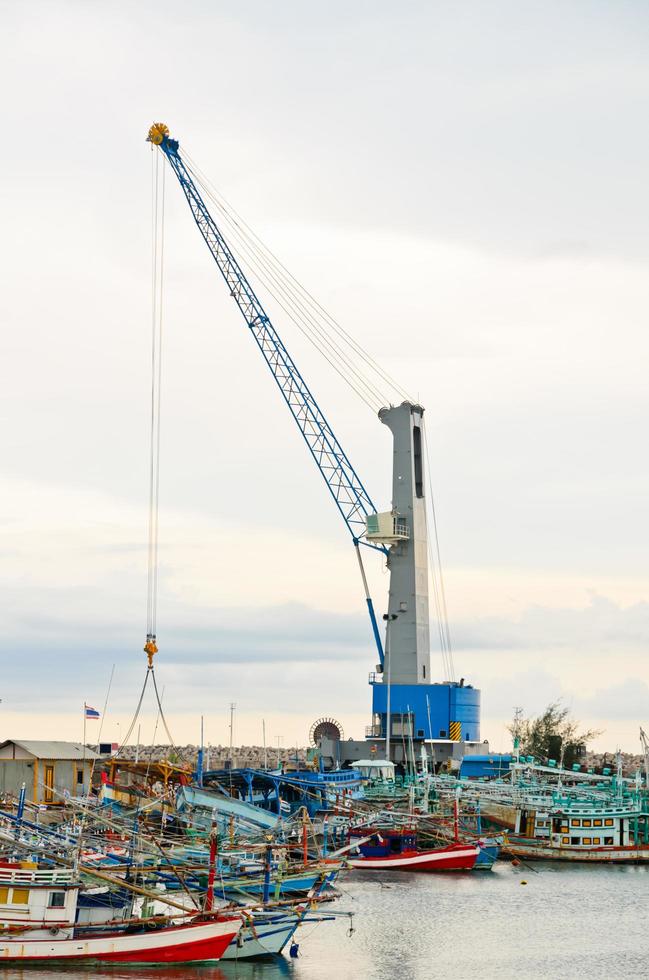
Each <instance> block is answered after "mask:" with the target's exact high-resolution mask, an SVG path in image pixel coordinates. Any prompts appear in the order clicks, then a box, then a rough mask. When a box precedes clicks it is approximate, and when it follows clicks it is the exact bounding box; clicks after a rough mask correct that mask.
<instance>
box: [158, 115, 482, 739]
mask: <svg viewBox="0 0 649 980" xmlns="http://www.w3.org/2000/svg"><path fill="white" fill-rule="evenodd" d="M147 139H148V141H149V142H150V143H152V144H153V145H154V146H155V147H158V149H159V150H160V151H161V152H162V154H163V155H164V157H165V158H166V160H167V162H168V164H169V165H170V167H171V169H172V170H173V172H174V174H175V175H176V177H177V179H178V182H179V183H180V186H181V188H182V191H183V194H184V195H185V198H186V200H187V203H188V205H189V208H190V210H191V213H192V217H193V218H194V221H195V223H196V225H197V226H198V229H199V231H200V233H201V235H202V236H203V239H204V240H205V243H206V245H207V247H208V249H209V251H210V253H211V255H212V258H213V259H214V261H215V262H216V265H217V267H218V269H219V272H220V273H221V275H222V277H223V279H224V281H225V283H226V285H227V288H228V291H229V293H230V295H231V296H232V298H233V299H234V301H235V303H236V304H237V306H238V308H239V310H240V312H241V314H242V316H243V319H244V321H245V324H246V326H247V328H248V330H249V331H250V333H251V334H252V336H253V338H254V340H255V343H256V344H257V347H258V348H259V350H260V352H261V354H262V356H263V358H264V360H265V362H266V364H267V366H268V368H269V370H270V372H271V374H272V376H273V378H274V380H275V382H276V384H277V386H278V388H279V390H280V392H281V395H282V397H283V399H284V401H285V403H286V405H287V407H288V409H289V411H290V412H291V415H292V417H293V419H294V421H295V423H296V425H297V426H298V428H299V430H300V433H301V435H302V437H303V439H304V441H305V443H306V445H307V447H308V449H309V452H310V454H311V456H312V458H313V460H314V461H315V463H316V466H317V467H318V470H319V472H320V474H321V476H322V478H323V479H324V481H325V484H326V486H327V489H328V491H329V493H330V495H331V497H332V498H333V500H334V503H335V505H336V507H337V509H338V511H339V513H340V515H341V517H342V518H343V520H344V522H345V525H346V527H347V530H348V532H349V534H350V536H351V538H352V542H353V545H354V548H355V551H356V555H357V558H358V564H359V569H360V573H361V577H362V582H363V588H364V592H365V599H366V604H367V609H368V612H369V617H370V623H371V627H372V634H373V637H374V641H375V643H376V648H377V651H378V656H379V664H378V665H377V672H376V673H373V674H371V675H370V684H371V685H372V688H373V704H372V709H373V725H372V726H370V729H368V731H367V736H368V737H376V738H379V739H385V737H386V734H387V736H388V737H387V744H386V746H385V747H386V748H388V747H389V746H390V740H389V735H390V732H392V733H393V734H397V733H398V734H399V735H400V736H401V737H402V738H405V737H406V736H408V737H409V738H412V739H419V740H422V741H425V740H428V741H430V742H431V751H434V750H433V749H432V743H433V742H434V741H435V740H440V739H441V740H442V741H444V742H460V741H461V740H464V741H467V742H477V741H478V740H479V738H480V732H479V713H480V692H479V691H477V690H476V689H475V688H473V687H471V685H466V686H465V685H464V682H463V681H462V682H461V683H460V684H457V683H455V681H454V680H453V679H452V678H451V679H450V680H449V681H447V682H444V683H441V684H433V683H432V680H431V674H430V636H429V611H428V535H427V523H426V492H425V481H424V463H423V459H424V448H423V441H424V435H423V432H424V430H423V414H424V410H423V408H422V407H421V406H420V405H418V404H416V403H413V402H411V401H409V400H406V401H404V402H403V403H402V404H401V405H397V406H394V405H389V406H387V407H383V408H381V409H380V411H379V418H380V420H381V421H382V422H383V423H384V424H385V425H387V426H388V428H389V429H390V430H391V432H392V435H393V440H394V457H393V483H392V509H391V510H390V511H387V512H383V513H381V512H379V511H378V509H377V507H376V506H375V504H374V503H373V501H372V499H371V497H370V495H369V493H368V492H367V490H366V489H365V486H364V485H363V483H362V481H361V479H360V477H359V476H358V474H357V472H356V470H355V469H354V467H353V466H352V463H351V462H350V460H349V458H348V456H347V454H346V453H345V451H344V449H343V448H342V445H341V444H340V441H339V440H338V438H337V436H336V435H335V433H334V431H333V429H332V427H331V425H330V423H329V422H328V420H327V418H326V417H325V415H324V412H323V411H322V409H321V407H320V405H319V403H318V402H317V400H316V398H315V396H314V395H313V393H312V391H311V390H310V388H309V387H308V385H307V383H306V381H305V379H304V377H303V375H302V374H301V373H300V371H299V369H298V367H297V365H296V364H295V361H294V360H293V358H292V357H291V355H290V353H289V351H288V350H287V348H286V346H285V344H284V342H283V341H282V339H281V337H280V335H279V333H278V331H277V330H276V328H275V326H274V325H273V323H272V321H271V319H270V317H269V316H268V314H267V312H266V310H265V308H264V306H263V305H262V303H261V301H260V299H259V297H258V296H257V294H256V292H255V290H254V289H253V287H252V285H251V283H250V281H249V279H248V277H247V276H246V274H245V273H244V271H243V269H242V267H241V264H240V262H239V261H238V260H237V258H236V257H235V255H234V252H233V250H232V248H231V247H230V245H229V244H228V242H227V241H226V239H225V237H224V235H223V233H222V232H221V229H220V228H219V226H218V225H217V223H216V222H215V220H214V218H213V217H212V215H211V214H210V212H209V210H208V208H207V206H206V204H205V201H204V199H203V196H202V195H201V193H200V191H199V188H198V186H197V179H195V168H194V167H193V166H191V165H188V164H187V162H186V160H185V158H184V156H183V155H181V153H180V146H179V142H178V140H176V139H173V138H172V137H171V136H170V134H169V129H168V127H167V126H166V125H165V124H164V123H154V124H153V125H152V126H151V127H150V129H149V133H148V137H147ZM199 182H200V181H199ZM361 545H363V546H365V547H369V548H372V549H374V550H377V551H379V552H380V553H381V554H382V555H383V556H384V557H385V558H386V561H387V565H388V568H389V571H390V594H389V602H388V613H387V614H386V615H385V616H384V617H383V618H384V620H385V621H386V644H389V650H388V652H387V654H386V655H384V650H383V643H382V640H381V636H380V633H379V627H378V623H377V617H376V614H375V611H374V604H373V602H372V598H371V595H370V592H369V588H368V583H367V578H366V575H365V570H364V567H363V561H362V557H361V548H360V546H361ZM442 649H443V644H442ZM449 659H450V658H449ZM386 660H387V663H386V664H385V667H386V671H387V675H388V677H389V678H390V680H389V681H388V683H384V682H383V669H384V661H386ZM398 718H400V719H401V722H400V724H401V728H400V729H398V730H396V729H395V725H396V721H395V719H398ZM354 744H359V743H354ZM363 744H364V743H363ZM375 749H376V745H375ZM365 751H367V750H366V749H365ZM358 757H359V758H360V756H358Z"/></svg>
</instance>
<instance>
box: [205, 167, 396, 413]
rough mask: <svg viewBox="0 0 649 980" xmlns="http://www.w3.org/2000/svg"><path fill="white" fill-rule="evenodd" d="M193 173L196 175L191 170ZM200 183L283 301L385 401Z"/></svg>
mask: <svg viewBox="0 0 649 980" xmlns="http://www.w3.org/2000/svg"><path fill="white" fill-rule="evenodd" d="M194 176H196V175H195V174H194ZM196 179H197V180H198V182H199V183H201V181H200V179H199V178H198V177H197V178H196ZM201 186H202V187H203V189H204V190H205V193H206V194H207V196H208V197H209V198H210V200H212V201H213V203H214V204H215V206H216V208H217V209H218V211H219V213H220V215H221V216H222V218H223V220H224V222H225V223H226V224H227V226H228V227H229V228H230V230H231V232H232V234H233V235H234V236H235V237H236V239H237V241H239V243H240V246H241V247H242V248H244V249H245V251H246V252H248V253H249V252H252V253H253V255H254V256H255V258H256V261H257V262H258V263H259V264H260V265H261V266H262V268H263V269H264V270H265V271H266V273H267V274H268V275H269V276H270V277H271V279H272V281H273V282H274V283H275V285H276V286H277V288H278V289H280V290H282V291H283V295H284V297H285V299H286V301H287V302H290V304H291V306H292V308H293V309H294V310H296V311H297V315H298V316H302V317H304V318H305V319H304V321H303V322H305V326H306V324H309V325H310V329H312V330H314V331H315V333H316V334H318V336H319V337H320V339H321V340H322V342H323V343H324V344H326V345H327V346H328V347H329V349H330V351H331V352H332V353H333V354H334V355H335V356H336V357H337V358H339V359H340V360H341V361H342V362H343V363H344V364H345V366H346V368H347V369H348V370H349V371H351V372H352V373H353V374H354V375H355V377H356V379H357V381H358V383H360V384H362V385H363V386H364V387H365V388H366V390H368V391H370V392H371V393H372V394H373V396H374V397H375V398H376V400H377V401H378V403H379V405H384V404H386V402H387V400H388V399H386V396H385V393H384V392H383V391H381V390H380V389H379V388H378V387H377V385H376V383H375V382H374V381H372V379H371V378H370V377H369V376H368V375H367V374H364V373H363V372H362V371H361V370H360V369H359V368H358V367H357V366H356V365H355V364H354V362H353V361H352V360H351V359H350V357H349V355H348V354H347V353H346V352H345V351H344V349H343V348H342V347H341V346H340V344H338V343H337V342H336V341H335V340H334V339H333V338H332V337H331V336H330V334H329V333H328V332H327V329H326V326H325V325H323V324H322V323H318V320H317V318H316V316H315V315H314V313H313V312H311V311H310V310H309V308H308V306H306V305H305V304H304V302H303V300H302V298H301V297H300V294H299V293H298V292H297V291H296V290H295V288H294V287H293V285H292V283H291V281H290V280H289V279H287V277H286V276H284V275H283V274H282V273H281V270H280V269H279V268H278V267H277V265H273V263H272V260H270V259H269V258H268V255H267V254H266V253H265V252H264V250H263V249H262V248H260V247H259V246H258V245H257V244H256V243H255V240H254V238H253V237H252V236H251V235H249V234H247V233H246V232H245V231H244V230H242V228H241V226H240V225H239V224H238V223H237V222H236V221H235V220H234V219H233V218H232V217H231V216H230V215H229V213H228V212H227V210H225V209H224V208H223V206H222V205H221V203H220V202H219V200H218V198H216V197H215V196H214V195H213V194H212V193H211V192H210V191H209V189H207V188H205V185H203V184H202V183H201ZM248 261H249V262H252V261H253V260H252V259H249V260H248ZM255 270H256V273H257V275H258V276H259V277H260V280H261V277H262V273H260V272H259V268H258V266H257V265H255ZM262 281H263V280H262ZM307 329H309V327H307Z"/></svg>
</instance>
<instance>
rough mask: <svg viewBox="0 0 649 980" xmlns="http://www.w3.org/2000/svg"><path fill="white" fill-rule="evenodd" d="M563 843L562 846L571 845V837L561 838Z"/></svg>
mask: <svg viewBox="0 0 649 980" xmlns="http://www.w3.org/2000/svg"><path fill="white" fill-rule="evenodd" d="M561 843H562V844H569V843H570V838H569V837H562V838H561Z"/></svg>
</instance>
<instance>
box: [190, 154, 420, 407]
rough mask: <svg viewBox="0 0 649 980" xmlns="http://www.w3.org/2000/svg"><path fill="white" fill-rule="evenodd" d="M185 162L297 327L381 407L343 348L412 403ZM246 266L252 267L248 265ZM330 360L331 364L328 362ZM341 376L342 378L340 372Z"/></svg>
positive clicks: (375, 390)
mask: <svg viewBox="0 0 649 980" xmlns="http://www.w3.org/2000/svg"><path fill="white" fill-rule="evenodd" d="M184 159H185V161H186V166H187V165H188V169H189V170H190V172H191V173H192V176H193V177H194V178H195V179H196V181H197V183H199V184H200V186H201V187H202V189H203V190H204V192H205V193H206V195H207V196H208V197H209V198H210V200H211V201H212V202H213V203H214V204H215V206H216V207H217V208H218V210H219V213H220V214H221V215H222V217H223V219H224V220H225V221H226V223H227V224H228V226H229V228H230V230H231V231H232V233H233V235H235V237H236V238H237V240H238V241H239V243H240V244H241V245H242V247H243V248H245V250H246V251H247V253H248V255H250V253H251V252H252V254H253V256H254V259H253V258H251V259H250V264H252V263H253V262H254V263H255V266H256V273H257V275H258V276H259V278H260V281H262V282H264V285H265V286H266V288H268V283H267V282H265V281H264V275H263V273H262V272H260V270H259V265H261V266H262V268H263V269H264V270H265V272H266V273H267V274H269V275H270V276H271V278H272V280H273V282H274V283H275V285H276V287H277V288H280V289H281V290H282V293H283V297H284V299H285V300H287V301H288V302H289V303H290V305H291V306H292V309H293V311H294V312H295V313H296V314H297V317H298V318H299V319H301V323H298V324H297V325H298V326H299V327H300V329H303V332H304V328H306V330H307V331H308V332H310V333H311V335H313V334H314V333H315V334H316V335H317V338H318V340H319V341H320V342H321V343H323V344H324V345H326V346H327V347H328V349H329V351H330V353H332V352H333V355H334V357H336V358H340V359H341V360H342V361H343V362H344V368H345V369H346V370H347V371H350V372H351V373H353V374H354V376H355V378H356V380H357V382H360V383H361V384H362V385H363V386H364V387H365V388H366V390H368V389H369V390H370V391H371V392H372V394H373V396H374V398H377V399H378V402H379V405H381V404H386V402H387V401H388V399H386V398H385V395H384V392H383V391H382V390H380V388H379V386H378V384H377V382H376V381H375V380H373V378H372V377H371V376H370V375H369V374H368V373H367V371H366V370H365V371H364V370H363V369H362V368H361V367H360V366H357V364H355V363H354V361H353V360H352V358H351V357H350V355H349V354H348V353H347V352H346V351H345V349H344V348H343V346H342V344H346V345H347V346H348V347H349V348H350V350H351V351H352V352H353V354H354V355H355V356H356V357H357V358H358V359H359V360H360V361H363V362H364V363H365V365H367V367H368V368H369V369H370V370H372V371H373V372H374V373H375V375H376V376H377V377H378V378H380V379H381V382H382V383H384V384H387V385H388V386H389V388H390V389H392V390H393V391H394V392H396V393H397V394H398V395H399V397H401V398H405V399H407V400H411V399H410V398H409V395H408V393H407V392H406V391H405V389H403V388H402V387H401V386H400V385H399V384H398V382H396V381H395V380H394V378H392V377H391V376H390V375H389V374H388V373H387V372H386V371H384V370H383V368H382V367H381V366H380V365H379V364H378V363H377V362H376V361H375V360H374V358H372V357H371V355H370V354H369V353H368V352H367V351H366V350H364V349H363V347H361V345H360V344H358V342H357V341H356V340H354V338H353V337H352V336H351V335H350V334H349V333H348V332H347V331H346V330H344V328H343V327H342V326H341V325H340V324H339V323H338V322H337V321H336V320H335V319H334V318H333V317H332V316H331V315H330V314H329V313H328V312H327V311H326V309H325V308H324V307H323V306H322V305H321V304H320V303H319V302H318V301H317V300H316V299H315V298H314V297H313V296H312V295H311V293H309V291H308V290H307V289H306V288H305V287H304V286H303V285H302V284H301V283H300V282H299V281H298V280H297V279H296V278H295V277H294V276H293V275H292V274H291V273H290V272H289V270H288V269H287V268H286V266H285V265H283V263H282V262H281V261H280V260H279V259H278V258H277V256H276V255H275V254H274V253H273V252H272V251H271V250H270V249H269V248H268V247H267V246H266V245H265V244H264V242H263V241H262V240H261V239H260V238H259V236H258V235H257V234H256V233H255V232H254V231H253V229H252V228H251V227H250V225H248V223H247V222H246V221H245V220H244V219H243V218H242V217H241V216H240V215H239V214H238V213H237V212H236V211H235V209H234V208H233V207H232V206H231V205H230V204H229V203H228V202H227V201H226V200H225V198H224V197H223V196H222V195H221V194H219V192H218V191H217V190H216V189H215V188H214V186H213V185H212V184H211V183H210V181H209V179H208V178H207V177H206V176H205V175H204V174H203V173H202V172H201V171H200V169H199V168H198V167H197V165H196V164H195V163H194V161H193V160H192V158H191V156H190V155H189V154H188V153H187V152H185V153H184ZM245 264H249V263H248V262H246V263H245ZM275 298H277V297H275ZM283 308H284V307H283ZM291 319H293V320H294V322H296V317H295V316H291ZM334 333H335V334H336V335H337V336H338V338H340V339H339V340H336V339H335V337H334V336H333V334H334ZM311 342H312V343H314V344H315V345H316V346H318V345H317V343H316V341H315V338H313V339H311ZM321 353H322V350H321ZM325 356H326V355H325ZM327 359H328V360H329V358H327ZM330 363H331V361H330ZM337 370H338V368H337ZM338 373H341V374H342V372H341V371H340V370H339V372H338ZM342 376H343V377H344V379H345V380H346V381H347V383H348V384H350V386H351V387H354V386H353V384H351V381H350V379H349V378H348V377H346V376H345V375H344V374H342ZM354 390H356V389H354ZM356 393H357V394H358V393H359V392H358V391H357V392H356ZM364 400H365V399H364ZM372 407H373V406H372Z"/></svg>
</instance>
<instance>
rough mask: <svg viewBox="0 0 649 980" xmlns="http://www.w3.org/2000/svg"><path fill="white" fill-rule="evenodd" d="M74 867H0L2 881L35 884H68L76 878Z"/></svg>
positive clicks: (0, 880) (0, 879)
mask: <svg viewBox="0 0 649 980" xmlns="http://www.w3.org/2000/svg"><path fill="white" fill-rule="evenodd" d="M76 877H77V876H76V874H75V872H74V870H73V869H72V868H53V869H52V870H51V871H50V870H47V869H45V870H44V869H41V868H2V867H0V882H2V883H3V884H4V883H7V882H8V883H11V884H13V883H16V882H21V883H23V882H27V883H30V884H34V885H66V884H70V883H71V882H73V881H75V880H76Z"/></svg>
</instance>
